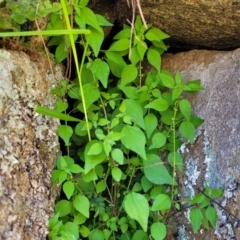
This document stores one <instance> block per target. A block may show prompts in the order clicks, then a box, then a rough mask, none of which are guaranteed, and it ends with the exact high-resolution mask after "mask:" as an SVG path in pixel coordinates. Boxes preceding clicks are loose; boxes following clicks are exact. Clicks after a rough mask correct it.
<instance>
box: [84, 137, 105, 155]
mask: <svg viewBox="0 0 240 240" xmlns="http://www.w3.org/2000/svg"><path fill="white" fill-rule="evenodd" d="M102 150H103V146H102V143H101V142H100V141H97V140H96V142H95V143H93V144H92V145H91V146H90V148H89V150H88V152H87V155H98V154H100V153H101V152H102Z"/></svg>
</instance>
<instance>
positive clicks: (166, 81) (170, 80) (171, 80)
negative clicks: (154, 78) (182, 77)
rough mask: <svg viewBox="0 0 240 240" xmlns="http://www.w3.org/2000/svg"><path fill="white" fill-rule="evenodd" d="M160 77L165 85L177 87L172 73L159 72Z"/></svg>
mask: <svg viewBox="0 0 240 240" xmlns="http://www.w3.org/2000/svg"><path fill="white" fill-rule="evenodd" d="M159 77H160V79H161V81H162V83H163V85H164V86H165V87H167V88H174V87H175V82H174V78H173V77H172V76H171V75H170V74H164V73H159Z"/></svg>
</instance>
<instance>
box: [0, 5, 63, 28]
mask: <svg viewBox="0 0 240 240" xmlns="http://www.w3.org/2000/svg"><path fill="white" fill-rule="evenodd" d="M59 10H60V4H59V3H57V2H54V3H51V1H49V0H44V1H31V0H21V1H13V0H6V1H4V4H3V6H2V7H1V8H0V16H1V18H0V29H2V31H3V30H4V29H5V30H10V29H11V30H14V31H17V30H20V25H21V24H24V23H26V22H27V21H28V20H29V21H34V20H36V19H38V18H41V17H45V16H47V15H48V14H50V13H53V12H57V11H59Z"/></svg>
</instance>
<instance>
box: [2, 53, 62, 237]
mask: <svg viewBox="0 0 240 240" xmlns="http://www.w3.org/2000/svg"><path fill="white" fill-rule="evenodd" d="M29 56H30V57H29ZM29 56H28V55H27V54H25V53H24V52H17V51H7V50H3V49H1V50H0V176H1V177H0V206H1V207H0V239H3V240H24V239H29V240H40V239H41V240H43V239H44V240H45V239H46V234H47V231H48V219H49V217H51V216H52V214H53V208H54V204H55V198H54V192H53V191H52V184H51V171H52V169H53V168H54V162H55V159H56V156H57V154H58V151H59V143H58V136H57V134H56V133H57V127H58V125H59V121H57V120H56V119H52V118H50V117H46V116H43V115H39V114H37V113H36V112H35V107H36V105H41V106H47V107H50V108H52V107H54V105H55V101H56V99H54V97H53V96H52V95H51V94H50V90H51V89H52V88H53V86H54V85H56V84H57V83H58V81H59V80H60V79H61V78H62V72H61V69H60V67H59V66H54V65H53V63H52V62H51V64H52V65H53V71H54V73H52V72H51V71H50V69H49V64H50V63H49V61H48V59H47V57H46V56H44V55H43V54H39V53H37V52H34V53H33V52H32V53H31V54H30V55H29Z"/></svg>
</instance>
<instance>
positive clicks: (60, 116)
mask: <svg viewBox="0 0 240 240" xmlns="http://www.w3.org/2000/svg"><path fill="white" fill-rule="evenodd" d="M35 111H36V112H37V113H40V114H43V115H46V116H50V117H54V118H58V119H60V120H64V121H71V122H80V121H81V120H80V119H78V118H75V117H71V116H69V115H68V114H64V113H60V112H58V111H56V110H52V109H49V108H45V107H41V106H37V107H36V109H35Z"/></svg>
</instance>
